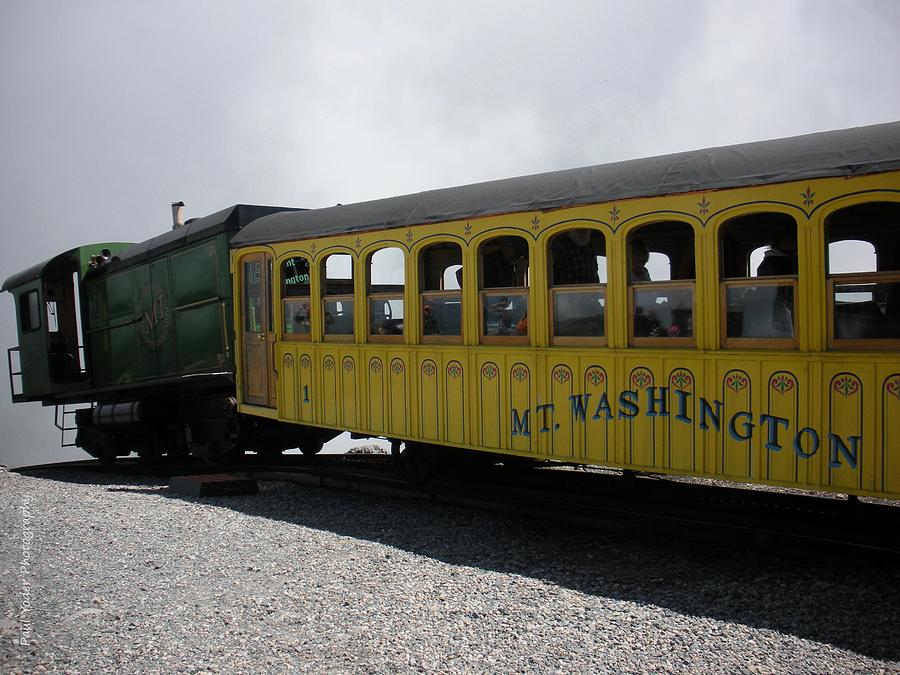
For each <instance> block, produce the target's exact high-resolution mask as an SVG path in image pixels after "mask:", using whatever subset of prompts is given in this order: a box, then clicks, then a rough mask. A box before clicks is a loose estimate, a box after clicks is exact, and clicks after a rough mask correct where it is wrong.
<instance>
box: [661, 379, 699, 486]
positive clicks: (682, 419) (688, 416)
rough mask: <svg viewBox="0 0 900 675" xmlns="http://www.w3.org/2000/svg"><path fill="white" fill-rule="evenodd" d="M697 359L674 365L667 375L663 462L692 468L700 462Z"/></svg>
mask: <svg viewBox="0 0 900 675" xmlns="http://www.w3.org/2000/svg"><path fill="white" fill-rule="evenodd" d="M699 368H700V363H699V362H698V363H694V364H691V367H690V368H688V367H681V368H675V369H674V370H672V372H671V373H669V378H668V387H669V391H668V410H667V411H666V412H667V413H668V416H667V417H666V418H665V422H666V454H665V457H664V458H663V461H664V466H666V467H667V468H671V469H678V470H680V471H695V470H696V469H697V467H698V466H699V465H700V464H701V463H702V455H701V453H700V450H699V448H698V447H697V426H696V421H695V420H696V419H697V375H696V373H697V372H698V371H699Z"/></svg>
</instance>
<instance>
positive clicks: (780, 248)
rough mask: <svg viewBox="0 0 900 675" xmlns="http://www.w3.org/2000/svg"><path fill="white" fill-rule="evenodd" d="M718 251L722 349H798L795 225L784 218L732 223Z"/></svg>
mask: <svg viewBox="0 0 900 675" xmlns="http://www.w3.org/2000/svg"><path fill="white" fill-rule="evenodd" d="M719 251H720V261H721V270H720V277H721V305H722V317H723V330H722V344H723V346H728V347H742V346H744V347H773V348H774V347H778V348H785V347H796V346H797V338H796V336H797V311H796V308H795V306H794V302H795V297H796V294H797V293H796V291H797V222H796V221H795V220H794V219H793V218H792V217H791V216H789V215H787V214H784V213H753V214H750V215H746V216H738V217H737V218H732V219H731V220H729V221H727V222H726V223H725V224H723V225H722V227H721V229H720V230H719Z"/></svg>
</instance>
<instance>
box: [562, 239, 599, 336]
mask: <svg viewBox="0 0 900 675" xmlns="http://www.w3.org/2000/svg"><path fill="white" fill-rule="evenodd" d="M549 253H550V265H549V267H550V270H551V278H550V284H551V288H550V303H551V304H550V313H551V325H552V327H553V342H554V344H566V343H569V342H577V341H580V340H584V339H589V340H592V341H594V342H597V341H602V338H603V337H604V335H605V326H604V323H605V309H606V240H605V238H604V237H603V234H602V233H600V232H598V231H597V230H593V229H589V228H575V229H571V230H566V231H565V232H561V233H559V234H557V235H555V236H554V237H553V238H552V239H551V240H550V247H549Z"/></svg>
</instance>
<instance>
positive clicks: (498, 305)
mask: <svg viewBox="0 0 900 675" xmlns="http://www.w3.org/2000/svg"><path fill="white" fill-rule="evenodd" d="M478 264H479V284H480V287H481V289H480V300H481V336H482V337H481V341H482V342H485V343H490V342H500V343H527V342H528V281H529V279H528V242H527V241H525V239H523V238H522V237H517V236H500V237H494V238H493V239H488V240H487V241H485V242H484V243H483V244H481V246H479V247H478Z"/></svg>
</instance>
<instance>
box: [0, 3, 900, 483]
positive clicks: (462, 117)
mask: <svg viewBox="0 0 900 675" xmlns="http://www.w3.org/2000/svg"><path fill="white" fill-rule="evenodd" d="M898 73H900V2H896V1H895V0H857V1H850V0H847V1H843V2H836V1H827V0H809V1H805V2H802V1H799V0H798V1H793V2H792V1H790V0H780V1H778V2H761V1H756V2H747V1H746V0H741V1H738V2H728V1H725V0H712V1H710V2H701V1H693V2H692V1H685V0H678V1H676V0H672V1H671V2H651V1H640V0H634V1H633V2H631V3H624V2H620V1H619V0H615V1H610V2H604V1H601V0H585V1H582V2H566V1H564V0H553V1H552V2H550V1H548V2H526V1H522V0H517V1H516V2H486V1H485V0H478V1H476V2H468V1H460V0H455V1H454V2H446V1H444V2H432V1H429V0H417V1H415V2H376V1H371V0H365V1H364V0H355V1H353V2H340V1H336V0H329V1H328V2H326V1H325V0H321V1H319V2H300V1H299V0H298V1H285V2H270V1H266V0H253V1H252V2H250V1H247V2H229V1H227V0H215V1H211V0H210V1H205V2H202V1H192V2H188V1H184V2H177V3H175V2H164V1H161V0H154V1H153V2H129V1H126V0H110V1H108V2H92V1H89V0H79V1H78V2H69V1H66V0H58V1H55V2H46V1H41V0H25V1H18V0H3V1H2V2H0V87H2V96H0V148H2V152H0V200H2V204H3V216H2V221H0V222H2V225H0V227H2V232H3V234H4V235H5V236H4V242H3V245H2V246H0V278H6V277H7V276H9V275H11V274H13V273H15V272H18V271H20V270H21V269H24V268H25V267H28V266H29V265H31V264H33V263H36V262H39V261H41V260H43V259H46V258H49V257H51V256H53V255H55V254H56V253H58V252H59V251H62V250H65V249H66V248H70V247H73V246H77V245H80V244H84V243H90V242H95V241H108V240H113V241H116V240H118V241H141V240H144V239H147V238H149V237H151V236H154V235H156V234H158V233H160V232H162V231H164V230H166V229H168V228H169V227H170V217H171V216H170V209H169V204H170V202H172V201H177V200H179V199H183V200H184V201H185V202H186V204H187V209H186V215H187V216H188V217H194V216H202V215H206V214H209V213H212V212H214V211H217V210H219V209H222V208H224V207H226V206H229V205H232V204H235V203H251V204H276V205H284V206H303V207H316V206H326V205H333V204H335V203H338V202H341V203H345V204H346V203H350V202H354V201H360V200H365V199H370V198H377V197H387V196H392V195H398V194H405V193H409V192H416V191H420V190H424V189H430V188H438V187H448V186H452V185H460V184H466V183H473V182H478V181H483V180H488V179H494V178H503V177H509V176H516V175H523V174H529V173H537V172H543V171H551V170H554V169H563V168H571V167H575V166H583V165H588V164H601V163H605V162H610V161H616V160H622V159H629V158H635V157H643V156H650V155H658V154H664V153H668V152H674V151H680V150H690V149H696V148H702V147H709V146H714V145H727V144H732V143H739V142H743V141H752V140H761V139H768V138H778V137H783V136H791V135H795V134H802V133H808V132H814V131H823V130H828V129H838V128H846V127H852V126H859V125H865V124H873V123H879V122H887V121H893V120H897V119H900V86H898V85H900V77H898ZM14 326H15V324H14V315H13V303H12V298H11V296H10V295H9V294H3V295H2V296H0V345H2V347H3V348H4V350H5V349H6V347H10V346H14V345H15V344H16V335H15V327H14ZM3 361H4V362H5V358H4V359H3ZM3 370H4V371H5V366H3ZM9 400H10V398H9V385H8V378H7V376H6V373H5V372H4V374H3V376H2V378H0V463H7V464H10V465H18V464H24V463H29V464H30V463H37V462H43V461H49V460H50V459H52V458H54V457H61V458H77V457H81V456H82V454H81V453H80V451H77V450H70V451H61V450H58V444H59V439H58V432H56V431H55V430H54V429H53V427H52V418H53V415H52V409H44V408H42V407H41V406H40V405H39V404H29V405H17V406H15V407H14V406H13V405H12V404H11V403H10V402H9Z"/></svg>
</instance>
